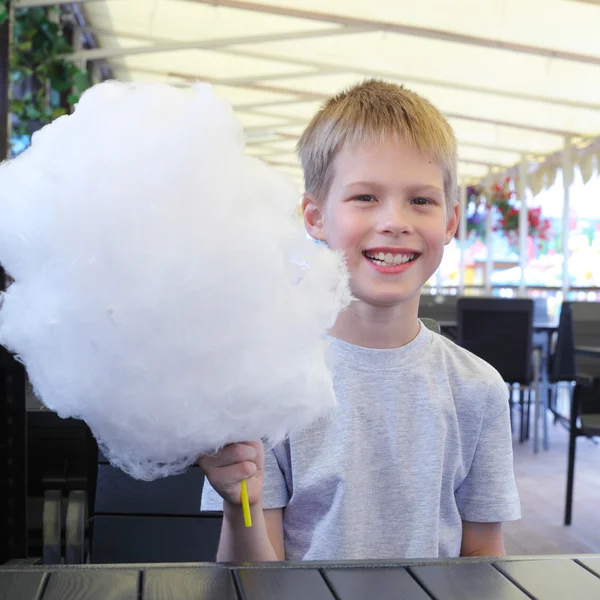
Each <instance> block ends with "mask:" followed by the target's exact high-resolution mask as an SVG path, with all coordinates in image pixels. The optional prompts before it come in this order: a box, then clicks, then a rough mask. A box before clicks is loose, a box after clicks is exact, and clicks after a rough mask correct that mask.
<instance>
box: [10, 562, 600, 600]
mask: <svg viewBox="0 0 600 600" xmlns="http://www.w3.org/2000/svg"><path fill="white" fill-rule="evenodd" d="M530 598H535V599H537V600H570V599H571V598H573V599H577V600H598V599H599V598H600V555H598V556H592V555H588V556H580V557H526V558H517V557H511V558H508V559H497V560H495V561H493V562H490V561H489V559H458V560H450V561H406V562H401V563H385V562H368V563H327V564H316V563H285V564H283V563H271V564H267V565H251V564H246V565H219V564H212V563H198V564H195V563H194V564H150V565H59V566H42V565H40V566H26V567H25V566H14V567H10V566H4V567H0V599H1V600H9V599H10V600H109V599H110V600H334V599H337V600H392V599H394V600H430V599H435V600H527V599H530Z"/></svg>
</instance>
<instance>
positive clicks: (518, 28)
mask: <svg viewBox="0 0 600 600" xmlns="http://www.w3.org/2000/svg"><path fill="white" fill-rule="evenodd" d="M26 1H27V0H24V2H26ZM84 8H85V15H86V18H87V21H88V23H89V25H90V28H91V29H90V30H91V32H92V33H93V34H94V35H95V38H96V40H97V42H98V45H99V48H98V49H95V50H82V51H80V52H79V53H78V54H77V57H78V58H87V59H102V60H106V62H107V64H108V65H109V66H110V68H111V70H112V72H113V74H114V76H115V77H116V78H119V79H122V80H141V79H144V80H156V81H165V82H170V83H174V84H183V83H187V82H190V81H194V80H204V81H210V82H212V83H213V84H214V85H215V86H216V88H217V91H218V92H219V93H220V94H221V95H223V96H225V97H227V98H228V99H229V100H230V101H231V102H232V104H233V106H234V108H235V110H236V113H237V115H238V116H239V118H240V120H241V122H242V124H243V125H244V127H245V128H246V131H247V135H248V151H249V152H250V153H251V154H254V155H257V156H260V157H261V158H263V159H264V160H265V161H268V162H271V163H272V164H274V165H276V166H278V167H279V168H281V169H282V170H284V171H286V172H288V173H289V174H290V175H292V177H293V178H294V179H295V180H296V181H297V182H298V183H299V184H300V183H301V171H300V168H299V166H298V163H297V160H296V157H295V155H294V145H295V143H296V140H297V138H298V136H299V134H300V132H301V131H302V129H303V127H304V126H305V124H306V123H307V121H308V119H309V118H310V117H311V116H312V114H313V113H314V112H315V111H316V110H317V108H318V107H319V105H320V103H321V102H322V101H323V100H324V99H325V98H327V97H328V96H329V95H331V94H333V93H335V92H337V91H339V90H340V89H341V88H343V87H345V86H347V85H349V84H352V83H354V82H357V81H359V80H361V79H363V78H364V77H366V76H377V77H383V78H386V79H390V80H394V81H397V82H400V83H403V84H405V85H406V86H407V87H409V88H411V89H414V90H415V91H417V92H419V93H421V94H423V95H424V96H426V97H427V98H429V99H430V100H431V101H432V102H433V103H434V104H436V105H437V106H438V107H439V108H440V109H441V110H442V112H444V114H445V115H447V117H448V119H449V121H450V123H451V124H452V126H453V127H454V129H455V131H456V134H457V137H458V139H459V144H460V145H459V153H460V176H461V178H462V179H463V180H468V181H470V180H478V179H481V178H483V177H485V176H486V175H487V174H488V173H489V172H490V170H492V171H494V170H496V171H504V170H506V169H507V168H510V167H512V166H514V165H515V164H517V163H518V162H519V161H520V159H521V156H522V155H525V156H526V157H527V159H528V160H529V162H530V164H531V165H532V167H531V170H534V168H535V165H536V164H537V163H541V162H543V161H545V160H546V159H547V158H548V157H551V158H550V160H549V161H547V162H546V165H547V168H548V169H550V168H552V166H551V165H552V164H553V161H554V162H557V161H559V160H560V156H558V155H557V154H556V153H559V152H560V151H561V149H562V148H563V147H564V143H565V138H566V137H568V138H571V139H573V142H574V144H575V147H576V152H575V156H576V157H581V159H582V160H583V159H584V158H586V159H587V160H588V161H589V157H587V156H586V155H589V154H590V152H592V151H593V152H594V153H595V152H597V151H598V148H599V147H598V145H597V138H598V136H599V135H600V2H598V1H595V0H452V1H448V0H369V1H367V2H365V1H364V0H338V1H329V2H327V1H323V0H262V1H261V2H260V3H258V2H253V1H247V0H222V1H221V0H218V1H217V0H97V1H95V2H93V1H89V2H86V3H85V6H84ZM554 172H555V168H554Z"/></svg>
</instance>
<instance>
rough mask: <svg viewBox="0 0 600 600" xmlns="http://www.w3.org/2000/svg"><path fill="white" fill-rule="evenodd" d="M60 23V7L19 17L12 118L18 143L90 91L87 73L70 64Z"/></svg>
mask: <svg viewBox="0 0 600 600" xmlns="http://www.w3.org/2000/svg"><path fill="white" fill-rule="evenodd" d="M60 17H61V13H60V8H59V7H56V6H54V7H49V8H42V7H34V8H17V9H15V11H14V21H13V43H12V48H11V59H10V71H11V73H10V78H11V85H12V92H13V93H12V98H11V101H10V112H11V114H12V116H13V121H12V130H13V135H14V136H16V137H22V136H30V135H31V134H32V133H33V132H34V131H35V130H37V129H39V128H40V127H42V126H44V125H45V124H47V123H50V122H51V121H53V120H54V119H56V118H58V117H60V116H62V115H64V114H67V113H68V112H70V111H71V110H72V108H73V106H74V105H75V104H76V103H77V101H78V100H79V97H80V95H81V94H82V93H83V91H85V89H86V88H87V87H89V78H88V74H87V72H86V71H85V70H82V69H80V68H79V67H78V66H77V65H76V64H74V63H73V62H72V61H71V60H69V59H68V58H67V55H68V54H70V53H71V52H72V51H73V47H72V45H71V43H70V41H69V39H68V37H67V36H66V35H65V31H64V26H63V24H62V23H61V19H60Z"/></svg>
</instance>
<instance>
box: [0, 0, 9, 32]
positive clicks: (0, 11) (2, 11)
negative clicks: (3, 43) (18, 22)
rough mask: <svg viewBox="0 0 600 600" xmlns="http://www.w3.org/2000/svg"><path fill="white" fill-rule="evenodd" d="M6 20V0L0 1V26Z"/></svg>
mask: <svg viewBox="0 0 600 600" xmlns="http://www.w3.org/2000/svg"><path fill="white" fill-rule="evenodd" d="M6 21H8V3H7V2H6V0H1V1H0V26H1V25H4V23H5V22H6Z"/></svg>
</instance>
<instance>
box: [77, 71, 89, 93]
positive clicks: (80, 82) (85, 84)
mask: <svg viewBox="0 0 600 600" xmlns="http://www.w3.org/2000/svg"><path fill="white" fill-rule="evenodd" d="M73 83H74V85H73V87H74V88H75V89H76V90H77V92H78V93H79V94H82V93H83V92H85V90H87V89H88V88H89V87H90V78H89V77H88V74H87V71H79V72H78V73H76V74H75V78H74V81H73Z"/></svg>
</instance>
